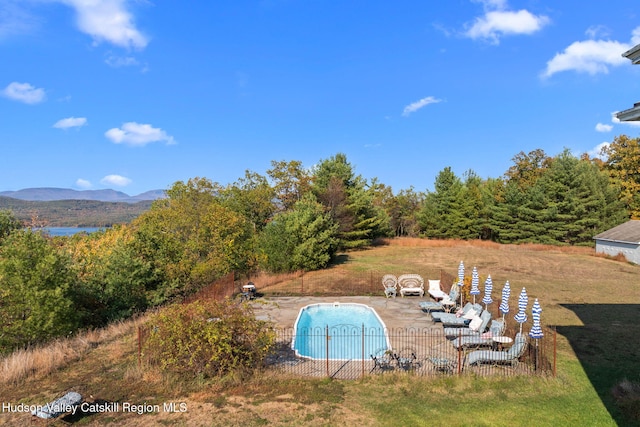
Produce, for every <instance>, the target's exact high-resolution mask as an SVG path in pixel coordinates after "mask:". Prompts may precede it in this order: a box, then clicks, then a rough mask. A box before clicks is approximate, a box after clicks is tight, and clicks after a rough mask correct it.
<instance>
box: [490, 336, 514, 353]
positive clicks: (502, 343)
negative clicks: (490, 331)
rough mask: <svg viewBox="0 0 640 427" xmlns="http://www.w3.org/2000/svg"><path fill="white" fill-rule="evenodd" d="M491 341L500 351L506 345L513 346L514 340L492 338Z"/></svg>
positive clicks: (509, 338)
mask: <svg viewBox="0 0 640 427" xmlns="http://www.w3.org/2000/svg"><path fill="white" fill-rule="evenodd" d="M491 340H492V341H493V342H494V343H496V345H497V346H498V349H499V350H502V347H503V346H505V345H511V344H513V338H511V337H502V336H501V337H491Z"/></svg>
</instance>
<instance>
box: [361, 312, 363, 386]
mask: <svg viewBox="0 0 640 427" xmlns="http://www.w3.org/2000/svg"><path fill="white" fill-rule="evenodd" d="M361 354H362V376H361V378H364V323H363V324H362V353H361Z"/></svg>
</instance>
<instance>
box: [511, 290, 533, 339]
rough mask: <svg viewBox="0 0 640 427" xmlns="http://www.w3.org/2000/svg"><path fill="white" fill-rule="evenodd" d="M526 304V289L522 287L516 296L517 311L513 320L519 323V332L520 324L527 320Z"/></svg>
mask: <svg viewBox="0 0 640 427" xmlns="http://www.w3.org/2000/svg"><path fill="white" fill-rule="evenodd" d="M527 304H529V297H528V296H527V290H526V289H525V288H522V292H520V296H519V297H518V313H517V314H516V315H515V317H514V319H515V321H516V322H518V323H520V333H522V324H523V323H524V322H526V321H527V313H526V309H527Z"/></svg>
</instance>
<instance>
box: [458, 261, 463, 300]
mask: <svg viewBox="0 0 640 427" xmlns="http://www.w3.org/2000/svg"><path fill="white" fill-rule="evenodd" d="M458 286H460V307H462V287H463V286H464V262H462V261H460V265H458Z"/></svg>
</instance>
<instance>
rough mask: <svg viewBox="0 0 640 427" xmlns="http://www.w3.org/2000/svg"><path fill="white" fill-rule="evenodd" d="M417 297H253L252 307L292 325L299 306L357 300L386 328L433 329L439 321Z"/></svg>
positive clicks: (282, 325) (281, 324)
mask: <svg viewBox="0 0 640 427" xmlns="http://www.w3.org/2000/svg"><path fill="white" fill-rule="evenodd" d="M429 300H430V299H429V298H421V297H404V298H402V297H396V298H385V297H384V296H381V297H364V296H355V297H269V298H257V299H255V300H253V302H252V304H251V305H252V306H253V309H254V312H255V315H256V317H257V318H258V319H261V320H268V321H271V322H273V323H274V324H275V325H276V326H277V327H280V328H293V324H294V323H295V321H296V318H297V317H298V313H299V312H300V309H301V308H302V307H304V306H306V305H309V304H317V303H334V302H340V303H349V302H350V303H359V304H364V305H368V306H369V307H372V308H373V309H375V311H376V312H377V313H378V315H379V316H380V318H381V319H382V321H383V322H384V323H385V325H386V327H387V328H388V329H396V328H437V329H440V330H442V326H441V324H438V323H434V322H432V321H431V317H430V316H429V315H428V314H427V313H425V312H424V311H422V309H420V307H419V306H418V303H419V302H420V301H429Z"/></svg>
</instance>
